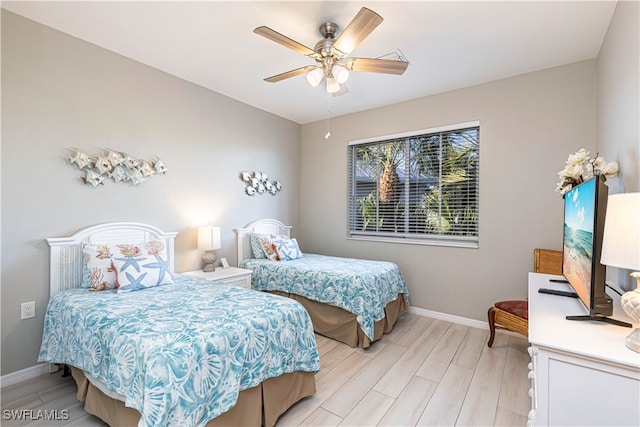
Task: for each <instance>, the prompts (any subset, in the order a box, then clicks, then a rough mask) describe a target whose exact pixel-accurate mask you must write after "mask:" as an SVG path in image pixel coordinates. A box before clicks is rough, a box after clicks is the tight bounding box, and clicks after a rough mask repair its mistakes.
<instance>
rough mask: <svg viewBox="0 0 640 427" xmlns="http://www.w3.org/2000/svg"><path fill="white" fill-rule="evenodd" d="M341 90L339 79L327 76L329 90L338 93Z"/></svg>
mask: <svg viewBox="0 0 640 427" xmlns="http://www.w3.org/2000/svg"><path fill="white" fill-rule="evenodd" d="M339 90H340V83H338V81H337V80H336V79H335V78H333V77H328V78H327V92H329V93H336V92H338V91H339Z"/></svg>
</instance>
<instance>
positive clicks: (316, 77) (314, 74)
mask: <svg viewBox="0 0 640 427" xmlns="http://www.w3.org/2000/svg"><path fill="white" fill-rule="evenodd" d="M323 77H324V72H323V71H322V68H314V69H313V70H311V71H309V72H308V73H307V81H308V82H309V84H310V85H311V86H313V87H317V86H318V85H319V84H320V82H321V81H322V79H323Z"/></svg>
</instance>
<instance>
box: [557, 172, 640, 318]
mask: <svg viewBox="0 0 640 427" xmlns="http://www.w3.org/2000/svg"><path fill="white" fill-rule="evenodd" d="M607 197H608V188H607V186H606V185H605V183H604V179H603V178H601V177H600V176H599V175H596V176H594V177H593V178H591V179H589V180H588V181H585V182H583V183H582V184H580V185H578V186H576V187H574V188H572V189H571V190H569V191H567V192H566V193H565V195H564V235H563V245H562V274H563V276H564V277H565V279H566V280H567V281H568V282H569V284H570V285H571V287H572V288H573V290H574V291H575V293H576V294H577V295H578V298H579V299H580V301H582V303H583V304H584V306H585V308H586V310H587V313H588V314H586V315H575V316H567V319H569V320H597V321H603V322H608V323H614V324H621V326H627V325H628V324H626V323H625V322H620V321H618V320H615V319H611V318H609V317H608V316H611V315H612V314H613V301H612V299H611V298H610V297H609V296H608V295H607V294H606V292H605V287H606V284H605V282H606V266H604V265H602V264H600V252H601V251H602V237H603V234H604V219H605V213H606V210H607ZM629 326H630V325H629Z"/></svg>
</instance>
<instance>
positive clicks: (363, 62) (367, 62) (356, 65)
mask: <svg viewBox="0 0 640 427" xmlns="http://www.w3.org/2000/svg"><path fill="white" fill-rule="evenodd" d="M408 66H409V63H408V62H407V61H392V60H390V59H373V58H348V59H347V61H346V63H345V67H346V68H347V69H348V70H353V71H365V72H369V73H385V74H398V75H401V74H403V73H404V71H405V70H406V69H407V67H408Z"/></svg>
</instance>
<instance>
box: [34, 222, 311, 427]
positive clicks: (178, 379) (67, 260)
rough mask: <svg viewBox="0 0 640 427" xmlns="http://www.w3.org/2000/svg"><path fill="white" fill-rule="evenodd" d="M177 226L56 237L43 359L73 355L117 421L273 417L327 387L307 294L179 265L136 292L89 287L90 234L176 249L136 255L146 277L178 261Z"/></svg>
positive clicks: (100, 229)
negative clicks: (304, 299) (211, 278)
mask: <svg viewBox="0 0 640 427" xmlns="http://www.w3.org/2000/svg"><path fill="white" fill-rule="evenodd" d="M175 235H176V233H164V232H162V231H160V230H158V229H157V228H155V227H152V226H149V225H145V224H138V223H109V224H103V225H99V226H95V227H90V228H87V229H84V230H81V231H79V232H78V233H76V234H74V235H73V236H71V237H68V238H52V239H47V241H48V243H49V245H50V246H51V290H50V292H51V297H50V301H49V304H48V306H47V312H46V316H45V324H44V333H43V342H42V346H41V350H40V356H39V361H41V362H48V363H57V364H66V365H68V366H70V367H71V371H72V374H73V376H74V378H75V380H76V383H77V385H78V398H79V399H80V400H84V401H85V410H86V411H87V412H89V413H91V414H94V415H96V416H98V417H99V418H101V419H102V420H104V421H105V422H106V423H108V424H109V425H113V426H116V425H117V426H122V425H141V426H151V425H193V426H201V425H249V426H260V425H264V426H273V425H274V424H275V422H276V420H277V419H278V417H279V416H280V415H281V414H282V413H284V412H285V411H286V410H287V409H288V408H289V407H290V406H292V405H293V404H294V403H296V402H297V401H298V400H300V399H302V398H303V397H305V396H309V395H311V394H313V393H314V392H315V375H314V374H315V373H316V372H318V371H319V369H320V359H319V356H318V352H317V347H316V342H315V337H314V333H313V328H312V324H311V321H310V319H309V316H308V314H307V312H306V311H305V309H304V308H303V307H302V306H301V305H300V304H298V303H296V302H295V301H292V300H289V299H287V298H281V297H276V296H272V295H268V294H266V293H261V292H254V291H251V290H248V289H241V288H236V287H230V286H216V285H215V284H212V283H211V282H206V281H200V280H198V279H194V278H190V277H188V276H184V275H175V274H172V277H173V280H172V283H165V284H162V285H161V286H149V287H139V288H137V290H135V291H131V292H118V291H116V290H115V289H107V290H103V291H94V290H90V289H88V288H86V287H82V286H83V281H84V279H85V278H86V276H87V274H88V272H87V268H86V263H85V260H84V256H85V255H84V253H85V251H83V245H98V246H99V247H100V248H101V249H104V247H105V246H110V245H119V246H123V247H128V248H130V247H132V246H138V245H140V244H141V243H145V242H153V245H152V246H153V247H156V248H157V247H158V246H162V247H163V248H164V249H166V252H162V254H161V255H159V257H156V256H155V255H154V256H153V257H152V258H150V259H148V260H147V259H145V257H144V256H142V254H141V253H139V252H135V253H134V254H133V255H132V256H131V258H129V259H127V262H129V265H128V266H127V267H126V270H125V271H126V272H128V273H129V274H130V275H132V276H135V279H136V280H138V279H140V277H142V274H145V273H142V270H143V268H144V267H145V266H147V267H149V266H152V267H160V270H166V271H168V272H169V273H173V272H174V260H173V248H174V238H175ZM100 253H101V254H103V255H104V254H105V251H104V250H103V251H102V252H100ZM165 253H166V255H165V256H162V255H163V254H165ZM156 255H157V254H156ZM122 258H126V257H122ZM122 258H120V259H122ZM117 259H119V258H116V257H114V260H117ZM136 263H137V264H136ZM135 265H137V266H138V267H139V268H140V271H138V273H136V269H135V267H134V266H135ZM139 273H141V274H139ZM138 274H139V275H138ZM149 274H151V273H149ZM145 277H149V276H145Z"/></svg>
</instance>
